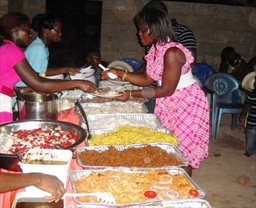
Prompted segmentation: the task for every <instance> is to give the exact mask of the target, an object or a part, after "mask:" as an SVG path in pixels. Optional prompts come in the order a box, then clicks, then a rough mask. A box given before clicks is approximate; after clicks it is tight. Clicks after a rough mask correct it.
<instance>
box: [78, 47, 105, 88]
mask: <svg viewBox="0 0 256 208" xmlns="http://www.w3.org/2000/svg"><path fill="white" fill-rule="evenodd" d="M99 64H102V65H103V66H105V67H107V66H108V64H109V63H108V62H106V61H102V60H101V53H100V51H99V50H97V49H94V50H91V51H89V52H88V53H87V54H86V56H85V64H84V65H83V66H82V67H88V66H91V67H92V68H93V69H95V78H96V84H98V83H99V81H100V80H101V72H102V69H101V68H100V67H99V66H98V65H99Z"/></svg>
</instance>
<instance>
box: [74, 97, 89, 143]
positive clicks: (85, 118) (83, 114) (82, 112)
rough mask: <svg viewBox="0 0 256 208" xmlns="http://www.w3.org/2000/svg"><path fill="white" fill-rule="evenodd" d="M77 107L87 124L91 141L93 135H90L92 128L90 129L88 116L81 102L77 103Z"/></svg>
mask: <svg viewBox="0 0 256 208" xmlns="http://www.w3.org/2000/svg"><path fill="white" fill-rule="evenodd" d="M75 105H76V106H77V107H78V108H79V110H80V112H81V114H82V116H83V119H84V121H85V124H86V127H87V131H88V137H87V139H88V140H90V139H91V138H92V135H91V133H90V128H89V122H88V119H87V116H86V113H85V111H84V109H83V107H82V106H81V104H80V102H79V101H76V103H75Z"/></svg>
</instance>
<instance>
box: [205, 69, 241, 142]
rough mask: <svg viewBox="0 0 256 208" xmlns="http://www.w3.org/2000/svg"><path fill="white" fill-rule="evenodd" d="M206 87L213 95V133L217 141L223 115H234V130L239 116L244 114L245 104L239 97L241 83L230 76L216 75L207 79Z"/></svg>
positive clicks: (211, 100) (211, 101)
mask: <svg viewBox="0 0 256 208" xmlns="http://www.w3.org/2000/svg"><path fill="white" fill-rule="evenodd" d="M204 87H205V88H206V90H207V91H208V92H210V94H211V98H210V106H211V125H212V131H211V133H212V139H213V140H216V138H217V133H218V130H219V126H220V122H221V116H222V114H223V113H229V114H232V122H231V129H232V130H233V129H234V128H235V127H236V121H237V116H238V115H239V114H240V113H242V112H243V108H244V104H243V103H241V101H240V99H239V96H238V90H239V81H238V80H237V79H236V78H235V77H233V76H232V75H230V74H226V73H215V74H213V75H211V76H210V77H208V78H207V80H206V81H205V83H204ZM234 95H236V96H234Z"/></svg>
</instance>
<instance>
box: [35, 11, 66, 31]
mask: <svg viewBox="0 0 256 208" xmlns="http://www.w3.org/2000/svg"><path fill="white" fill-rule="evenodd" d="M56 22H61V20H60V18H59V17H57V16H56V15H54V14H50V13H43V14H37V15H36V16H35V17H34V18H33V19H32V28H33V30H34V31H35V32H39V33H40V32H41V31H42V29H43V28H46V29H49V30H51V29H53V28H54V25H55V24H56Z"/></svg>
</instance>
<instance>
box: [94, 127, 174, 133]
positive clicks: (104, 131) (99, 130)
mask: <svg viewBox="0 0 256 208" xmlns="http://www.w3.org/2000/svg"><path fill="white" fill-rule="evenodd" d="M149 129H150V130H151V131H160V132H162V133H165V134H171V132H170V130H169V129H165V128H149ZM109 132H115V129H98V130H96V129H93V130H91V133H93V134H105V133H109Z"/></svg>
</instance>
